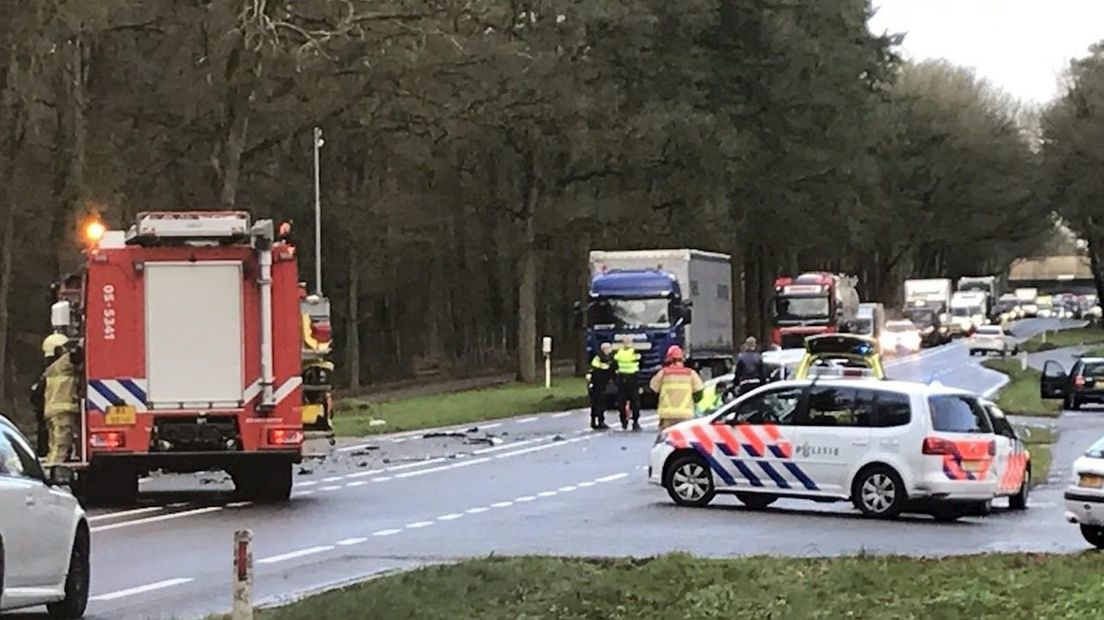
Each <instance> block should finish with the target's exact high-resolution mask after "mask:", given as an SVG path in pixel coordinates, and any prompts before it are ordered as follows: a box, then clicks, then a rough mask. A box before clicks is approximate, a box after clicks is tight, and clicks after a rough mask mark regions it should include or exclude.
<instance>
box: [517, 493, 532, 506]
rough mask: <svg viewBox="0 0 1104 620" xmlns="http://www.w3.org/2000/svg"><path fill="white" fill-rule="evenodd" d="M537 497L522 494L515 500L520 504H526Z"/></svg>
mask: <svg viewBox="0 0 1104 620" xmlns="http://www.w3.org/2000/svg"><path fill="white" fill-rule="evenodd" d="M535 499H537V498H535V497H533V496H532V495H522V496H521V497H515V498H514V501H515V502H517V503H519V504H524V503H526V502H531V501H533V500H535Z"/></svg>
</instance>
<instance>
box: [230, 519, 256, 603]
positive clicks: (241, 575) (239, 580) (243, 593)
mask: <svg viewBox="0 0 1104 620" xmlns="http://www.w3.org/2000/svg"><path fill="white" fill-rule="evenodd" d="M233 589H234V606H233V610H232V612H231V615H230V617H231V618H232V619H233V620H253V530H238V531H237V532H234V588H233Z"/></svg>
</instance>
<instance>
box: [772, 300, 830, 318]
mask: <svg viewBox="0 0 1104 620" xmlns="http://www.w3.org/2000/svg"><path fill="white" fill-rule="evenodd" d="M829 310H830V308H829V303H828V298H827V297H777V298H775V300H774V312H775V316H776V317H777V318H778V320H779V321H804V320H808V319H827V318H828V312H829Z"/></svg>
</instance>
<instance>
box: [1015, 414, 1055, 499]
mask: <svg viewBox="0 0 1104 620" xmlns="http://www.w3.org/2000/svg"><path fill="white" fill-rule="evenodd" d="M1021 436H1022V437H1023V438H1024V443H1026V444H1027V449H1028V451H1030V452H1031V471H1032V477H1031V486H1033V487H1035V486H1039V485H1041V484H1046V481H1047V478H1048V477H1049V476H1050V464H1051V462H1052V457H1051V448H1052V444H1054V440H1055V439H1057V436H1058V434H1057V433H1056V432H1054V430H1053V429H1050V428H1039V427H1037V426H1029V427H1021Z"/></svg>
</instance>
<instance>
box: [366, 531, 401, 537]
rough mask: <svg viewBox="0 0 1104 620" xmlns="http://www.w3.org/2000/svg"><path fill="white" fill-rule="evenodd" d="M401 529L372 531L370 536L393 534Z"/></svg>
mask: <svg viewBox="0 0 1104 620" xmlns="http://www.w3.org/2000/svg"><path fill="white" fill-rule="evenodd" d="M401 531H402V530H379V531H378V532H372V536H394V535H395V534H398V533H399V532H401Z"/></svg>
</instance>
